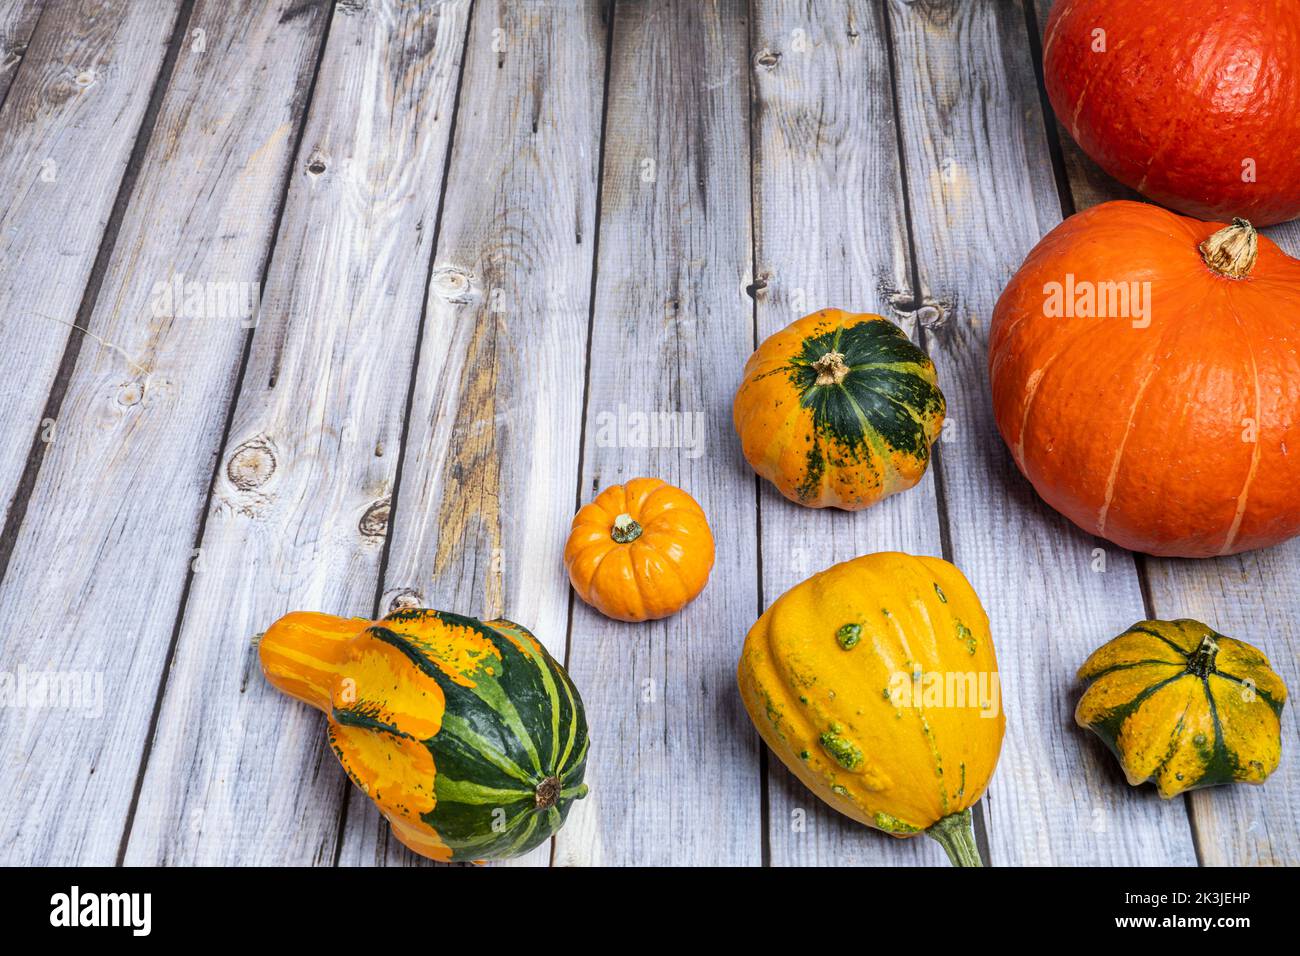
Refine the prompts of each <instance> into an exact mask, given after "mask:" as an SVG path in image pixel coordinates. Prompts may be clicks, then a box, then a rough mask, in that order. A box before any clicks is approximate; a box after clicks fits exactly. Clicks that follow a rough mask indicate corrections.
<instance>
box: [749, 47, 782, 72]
mask: <svg viewBox="0 0 1300 956" xmlns="http://www.w3.org/2000/svg"><path fill="white" fill-rule="evenodd" d="M754 62H755V63H757V64H758V65H759V66H761V67H762V68H763V69H765V70H769V71H770V70H775V69H776V65H777V64H778V63H780V62H781V54H780V53H778V52H776V51H775V50H766V49H764V50H759V51H758V55H757V56H755V57H754Z"/></svg>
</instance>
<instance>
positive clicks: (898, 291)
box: [750, 0, 943, 866]
mask: <svg viewBox="0 0 1300 956" xmlns="http://www.w3.org/2000/svg"><path fill="white" fill-rule="evenodd" d="M882 9H883V8H882V7H880V5H879V4H875V3H872V2H870V0H848V2H835V3H810V2H806V0H762V2H758V3H756V4H754V5H753V11H754V23H753V26H752V28H751V43H750V47H751V52H752V56H753V62H752V63H751V69H752V78H753V90H754V92H753V118H754V134H753V135H754V250H755V259H756V265H755V274H756V276H757V277H758V280H759V283H758V285H761V286H762V288H758V287H757V286H756V293H757V294H756V300H755V301H756V309H757V330H758V340H759V341H762V340H763V339H764V338H766V337H767V336H769V335H771V334H773V333H775V332H777V331H779V330H780V329H782V328H784V327H785V326H786V325H788V324H789V323H790V322H792V321H794V320H795V319H797V318H799V317H801V316H803V315H806V314H808V313H809V312H813V311H815V310H816V309H818V308H822V307H825V306H832V307H837V308H845V309H848V310H850V311H854V312H876V313H879V314H882V315H885V316H887V317H891V318H893V319H895V320H897V321H900V322H901V324H903V325H904V327H905V328H907V329H908V331H909V333H911V332H913V331H914V328H915V321H914V316H913V315H912V314H910V313H906V314H900V313H899V312H898V311H897V308H898V307H902V308H907V306H908V304H909V303H910V302H911V299H912V295H911V289H910V276H909V274H908V273H909V269H908V245H907V223H906V216H905V211H904V198H903V189H902V177H901V175H900V172H899V163H898V141H897V133H896V128H895V123H894V106H893V97H892V93H891V88H890V75H889V60H888V56H889V51H888V46H887V43H886V39H885V36H884V24H883V21H882V19H881V16H882ZM759 510H760V514H761V521H760V525H761V528H762V540H761V545H762V555H763V563H762V568H763V580H762V598H763V603H764V604H771V603H772V601H774V600H775V599H776V598H777V597H778V596H779V595H781V594H782V593H783V592H785V591H786V590H788V589H789V588H791V587H793V586H794V585H795V584H797V583H798V582H799V581H801V580H803V579H804V578H806V577H808V576H809V575H811V574H813V573H815V572H817V571H820V570H822V569H823V568H825V567H828V566H830V565H832V564H835V563H837V562H840V561H847V560H848V559H850V558H853V557H856V556H857V555H860V554H869V553H871V552H874V551H906V552H909V553H912V554H933V555H938V556H942V554H943V547H942V543H941V541H940V534H939V522H938V504H937V501H936V497H935V485H934V479H933V476H927V477H926V479H925V480H924V481H923V482H922V483H921V484H920V485H919V486H918V487H917V488H914V489H912V490H911V491H908V492H907V493H906V494H901V495H896V496H894V497H892V498H889V499H886V500H885V501H884V502H881V503H880V504H879V505H877V506H876V507H874V508H872V509H870V510H869V511H867V512H863V513H859V514H848V513H845V512H842V511H834V510H832V509H825V510H816V509H810V508H800V507H798V506H797V505H794V504H791V503H790V502H788V501H786V500H785V499H784V498H782V497H781V495H780V494H779V493H778V492H777V491H776V490H775V489H774V488H772V487H771V486H770V485H768V484H767V483H764V484H763V487H762V493H761V495H760V498H759ZM767 764H768V768H769V775H768V800H769V814H768V817H769V846H770V848H771V863H772V864H773V865H774V866H783V865H837V866H871V865H882V864H893V865H900V864H904V863H938V862H940V861H942V860H943V851H942V850H941V849H940V848H939V847H938V846H937V845H934V844H932V843H930V841H928V840H896V839H893V838H891V837H888V836H885V835H884V834H881V833H875V832H872V831H871V830H869V829H868V828H866V827H863V826H861V825H860V824H857V823H855V822H854V821H852V820H850V819H848V818H847V817H845V816H843V815H841V814H839V813H836V812H835V811H834V810H832V809H831V808H830V807H828V806H826V804H824V803H822V802H821V801H820V800H818V799H817V798H816V797H814V796H813V795H812V794H811V793H810V792H809V791H808V790H807V788H805V787H804V786H803V785H802V784H801V783H800V782H799V781H798V780H797V779H796V778H795V777H794V775H793V774H791V773H790V772H789V771H787V770H786V769H785V767H784V766H783V765H782V764H781V762H780V761H779V760H776V759H775V758H773V757H772V756H771V755H770V754H769V755H768V761H767Z"/></svg>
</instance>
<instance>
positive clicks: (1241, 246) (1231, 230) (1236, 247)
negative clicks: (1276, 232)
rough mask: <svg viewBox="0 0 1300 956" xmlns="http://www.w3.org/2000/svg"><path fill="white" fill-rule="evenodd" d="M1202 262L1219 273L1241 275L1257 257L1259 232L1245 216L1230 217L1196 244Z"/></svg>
mask: <svg viewBox="0 0 1300 956" xmlns="http://www.w3.org/2000/svg"><path fill="white" fill-rule="evenodd" d="M1199 248H1200V250H1201V258H1202V259H1204V260H1205V264H1206V265H1207V266H1209V267H1210V268H1211V269H1213V270H1214V271H1215V272H1217V273H1218V274H1219V275H1221V276H1227V277H1228V278H1230V279H1244V278H1246V276H1248V275H1250V270H1251V269H1253V268H1255V260H1256V259H1257V258H1259V234H1258V233H1257V232H1256V231H1255V227H1254V226H1252V225H1251V224H1250V223H1249V222H1247V221H1246V220H1245V219H1234V220H1232V225H1231V226H1224V227H1223V228H1222V229H1220V230H1219V231H1218V232H1216V233H1215V234H1214V235H1212V236H1210V238H1209V239H1206V240H1205V241H1204V242H1202V243H1201V245H1200V247H1199Z"/></svg>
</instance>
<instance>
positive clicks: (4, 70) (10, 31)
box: [0, 0, 45, 104]
mask: <svg viewBox="0 0 1300 956" xmlns="http://www.w3.org/2000/svg"><path fill="white" fill-rule="evenodd" d="M44 6H45V3H44V0H11V2H10V3H7V4H5V6H4V8H3V9H0V104H3V103H4V100H5V95H6V94H7V93H8V92H9V87H10V85H11V84H12V83H13V81H14V77H15V76H17V74H18V67H19V65H20V64H21V63H22V62H23V57H24V56H25V55H26V54H27V44H28V42H29V41H30V40H31V38H32V31H33V30H35V29H36V21H37V20H39V19H40V16H41V9H42V8H43V7H44Z"/></svg>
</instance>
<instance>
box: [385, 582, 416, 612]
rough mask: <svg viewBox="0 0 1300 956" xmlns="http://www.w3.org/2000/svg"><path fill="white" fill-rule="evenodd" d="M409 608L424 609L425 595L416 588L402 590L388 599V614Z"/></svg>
mask: <svg viewBox="0 0 1300 956" xmlns="http://www.w3.org/2000/svg"><path fill="white" fill-rule="evenodd" d="M408 607H424V595H423V594H421V593H420V592H419V591H417V590H415V588H402V589H401V590H400V591H398V592H397V593H395V594H394V595H393V596H392V597H391V598H389V599H388V613H389V614H392V613H393V612H394V611H400V610H402V609H403V608H408Z"/></svg>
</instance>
